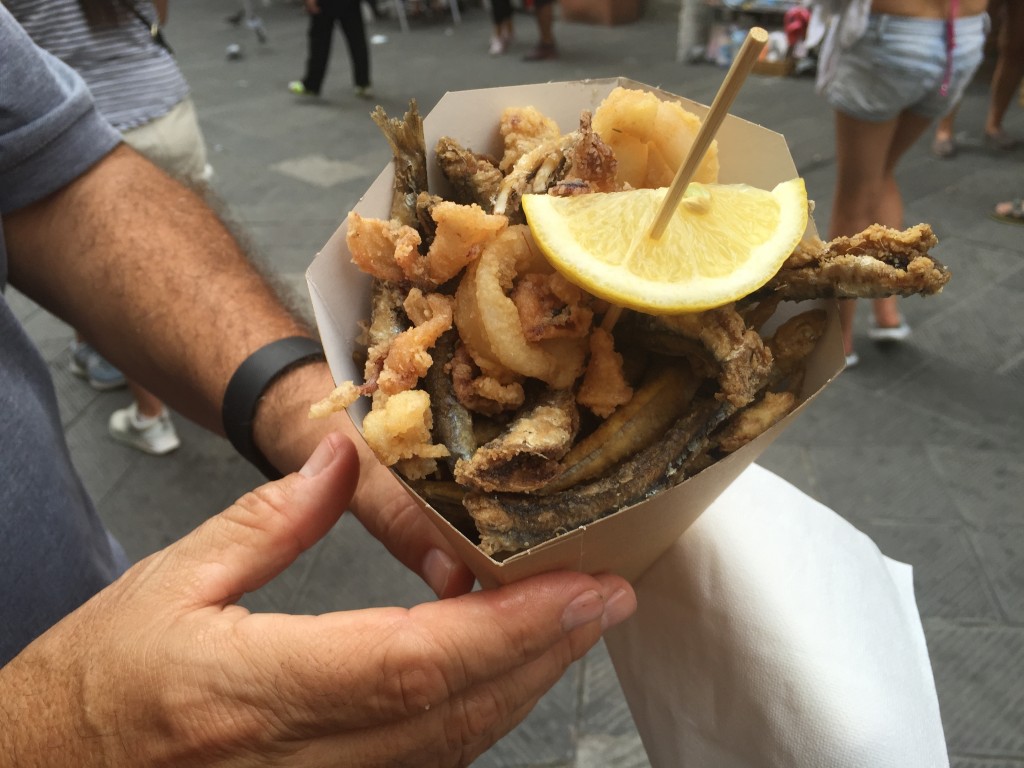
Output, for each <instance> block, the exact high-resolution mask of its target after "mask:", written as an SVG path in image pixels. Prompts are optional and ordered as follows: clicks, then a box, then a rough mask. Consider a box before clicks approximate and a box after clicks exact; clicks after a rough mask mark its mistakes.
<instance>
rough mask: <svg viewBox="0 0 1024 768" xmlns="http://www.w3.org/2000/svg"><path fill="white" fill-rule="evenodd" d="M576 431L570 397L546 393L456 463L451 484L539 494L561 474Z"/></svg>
mask: <svg viewBox="0 0 1024 768" xmlns="http://www.w3.org/2000/svg"><path fill="white" fill-rule="evenodd" d="M579 426H580V418H579V411H577V410H576V402H575V400H574V398H573V394H572V392H571V391H570V390H565V389H554V390H548V391H547V392H545V393H544V394H543V395H542V396H541V397H540V399H539V401H538V402H537V403H535V404H534V405H532V406H531V407H529V408H526V409H525V410H524V412H523V413H522V414H520V415H519V416H518V418H516V419H515V420H514V421H513V422H512V424H511V425H510V426H509V427H508V429H507V430H505V431H504V432H503V433H502V434H501V435H499V436H498V437H496V438H495V439H494V440H491V441H490V442H488V443H485V444H484V445H481V446H480V447H479V448H477V450H476V451H475V452H474V453H473V455H472V457H471V458H469V459H460V460H459V461H458V463H457V464H456V465H455V480H456V482H458V483H459V484H460V485H463V486H465V487H467V488H472V489H475V490H479V491H513V492H519V491H522V492H527V491H534V490H537V489H538V488H540V487H541V486H543V485H544V484H545V483H547V482H548V481H549V480H551V479H552V478H553V477H554V476H555V475H557V474H558V472H559V471H560V469H561V467H560V466H559V463H558V461H559V459H561V458H562V457H563V456H564V455H565V454H566V453H568V451H569V449H570V448H571V447H572V444H573V440H575V439H576V432H577V431H578V430H579Z"/></svg>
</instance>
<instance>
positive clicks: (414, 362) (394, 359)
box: [377, 288, 454, 395]
mask: <svg viewBox="0 0 1024 768" xmlns="http://www.w3.org/2000/svg"><path fill="white" fill-rule="evenodd" d="M453 304H454V302H453V300H452V298H451V297H450V296H442V295H441V294H439V293H429V294H424V293H423V291H421V290H420V289H419V288H412V289H411V290H410V291H409V295H408V296H407V297H406V299H405V303H404V304H403V307H404V309H405V313H406V315H407V316H408V318H409V319H410V320H411V321H412V323H413V327H412V328H409V329H408V330H405V331H402V332H401V333H400V334H398V335H397V336H396V337H395V338H394V340H392V342H391V346H390V348H389V349H388V353H387V357H385V358H384V367H383V370H381V372H380V375H379V376H378V377H377V388H378V389H379V390H380V391H381V392H383V393H384V394H386V395H395V394H398V393H399V392H403V391H405V390H407V389H412V388H413V387H415V386H416V383H417V382H418V381H419V380H420V379H421V378H422V377H423V376H425V375H426V373H427V371H428V370H430V364H431V363H432V362H433V358H431V356H430V352H428V350H429V349H430V348H431V347H433V346H434V343H435V342H436V341H437V340H438V339H439V338H440V337H441V334H443V333H444V332H445V331H447V330H448V329H449V328H451V327H452V319H453V310H452V308H453Z"/></svg>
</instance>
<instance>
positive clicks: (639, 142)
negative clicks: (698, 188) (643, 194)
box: [594, 88, 718, 189]
mask: <svg viewBox="0 0 1024 768" xmlns="http://www.w3.org/2000/svg"><path fill="white" fill-rule="evenodd" d="M594 130H595V131H596V132H597V134H598V135H599V136H600V137H601V138H602V139H603V140H604V142H605V143H606V144H607V145H608V146H609V147H610V148H611V149H612V151H613V152H614V154H615V158H616V160H617V162H618V168H617V172H616V181H617V182H618V185H619V187H620V188H621V187H623V186H624V185H628V186H629V187H632V188H634V189H640V188H657V187H667V186H669V185H670V184H671V183H672V178H673V177H674V176H675V174H676V171H677V170H678V169H679V166H681V165H682V164H683V161H684V160H685V159H686V155H687V153H688V152H689V151H690V147H692V146H693V141H694V139H696V138H697V132H698V131H699V130H700V118H698V117H697V116H696V115H695V114H693V113H692V112H689V111H687V110H686V109H684V108H683V107H682V105H680V104H678V103H677V102H674V101H662V100H661V99H660V98H658V97H657V96H656V95H655V94H653V93H649V92H647V91H640V90H634V89H630V88H616V89H615V90H613V91H612V92H611V93H609V94H608V96H607V97H606V98H605V100H604V101H603V102H601V105H600V106H599V107H598V108H597V109H596V110H595V111H594ZM693 181H698V182H702V183H710V182H715V181H718V142H717V141H712V142H711V146H710V148H709V149H708V151H707V153H706V154H705V155H704V159H703V160H702V161H701V163H700V165H699V166H698V167H697V171H696V173H695V174H694V177H693Z"/></svg>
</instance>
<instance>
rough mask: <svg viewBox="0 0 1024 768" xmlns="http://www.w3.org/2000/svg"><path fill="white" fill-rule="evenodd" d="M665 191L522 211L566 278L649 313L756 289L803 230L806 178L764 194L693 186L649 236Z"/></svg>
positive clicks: (691, 308) (527, 200)
mask: <svg viewBox="0 0 1024 768" xmlns="http://www.w3.org/2000/svg"><path fill="white" fill-rule="evenodd" d="M666 192H667V189H665V188H662V189H635V190H628V191H624V192H598V193H594V194H588V195H578V196H575V197H556V196H553V195H544V194H537V195H524V196H523V211H524V212H525V214H526V220H527V223H528V224H529V225H530V231H531V232H532V233H533V237H534V240H535V241H536V242H537V245H538V246H539V247H540V249H541V251H543V253H544V255H545V256H546V257H547V258H548V260H549V261H550V262H551V264H552V265H553V266H554V267H555V268H556V269H557V270H558V271H559V272H561V273H562V274H563V275H565V277H566V278H568V279H569V280H570V281H572V282H574V283H576V284H577V285H579V286H580V287H582V288H584V289H585V290H587V291H589V292H590V293H592V294H594V295H595V296H599V297H601V298H603V299H606V300H607V301H610V302H611V303H613V304H616V305H618V306H622V307H628V308H630V309H636V310H639V311H641V312H647V313H650V314H679V313H684V312H698V311H702V310H705V309H711V308H713V307H720V306H722V305H723V304H728V303H729V302H730V301H735V300H736V299H739V298H742V297H743V296H746V295H747V294H749V293H751V292H753V291H755V290H757V289H758V288H760V287H761V286H762V285H764V284H765V283H766V282H768V280H770V279H771V278H772V276H773V275H774V274H775V273H776V272H778V271H779V267H781V266H782V263H783V262H784V261H785V260H786V259H787V258H788V257H789V255H790V254H791V253H792V252H793V249H794V248H795V247H796V245H797V243H799V242H800V239H801V238H802V237H803V235H804V230H805V229H806V228H807V217H808V213H807V189H806V188H805V186H804V181H803V179H800V178H797V179H792V180H790V181H785V182H782V183H781V184H779V185H778V186H776V187H775V189H773V190H771V191H770V192H769V191H767V190H763V189H757V188H756V187H751V186H747V185H745V184H696V183H694V184H690V185H689V187H687V190H686V194H685V195H684V196H683V198H682V200H681V201H680V203H679V206H678V207H677V208H676V210H675V213H674V215H673V216H672V218H671V219H670V220H669V223H668V226H667V227H666V228H665V231H664V233H663V234H662V236H661V237H660V238H658V239H657V240H654V239H652V238H651V237H650V236H649V232H650V229H651V224H652V223H653V221H654V218H655V216H656V215H657V212H658V209H659V208H660V206H661V202H662V200H664V198H665V194H666Z"/></svg>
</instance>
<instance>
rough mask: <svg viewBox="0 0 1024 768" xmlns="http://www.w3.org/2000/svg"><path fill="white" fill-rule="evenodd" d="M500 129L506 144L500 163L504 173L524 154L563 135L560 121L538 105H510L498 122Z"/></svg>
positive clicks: (499, 165) (499, 166) (503, 141)
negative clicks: (542, 111)
mask: <svg viewBox="0 0 1024 768" xmlns="http://www.w3.org/2000/svg"><path fill="white" fill-rule="evenodd" d="M498 131H499V132H500V133H501V140H502V143H504V145H505V153H504V154H503V155H502V156H501V161H500V162H499V163H498V168H499V169H500V170H501V172H502V173H508V172H509V171H510V170H512V167H513V166H514V165H515V164H516V163H518V162H519V160H520V158H522V156H523V155H526V154H528V153H530V152H532V151H533V150H534V149H536V148H537V147H539V146H540V145H541V144H543V143H545V142H547V141H551V140H553V139H557V138H558V137H559V136H561V135H562V132H561V131H560V130H558V123H556V122H555V121H554V120H552V119H551V118H550V117H548V116H547V115H544V114H542V113H541V112H540V110H538V109H537V108H536V107H509V108H508V109H506V110H504V111H503V112H502V113H501V119H500V120H499V122H498Z"/></svg>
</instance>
